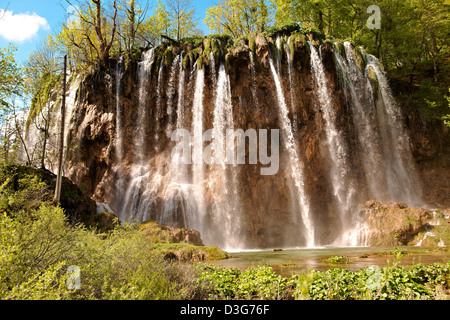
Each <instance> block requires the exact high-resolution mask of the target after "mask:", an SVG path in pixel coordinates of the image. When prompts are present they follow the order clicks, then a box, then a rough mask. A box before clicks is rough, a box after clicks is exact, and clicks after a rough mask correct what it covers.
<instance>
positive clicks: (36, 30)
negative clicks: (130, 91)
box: [0, 0, 216, 63]
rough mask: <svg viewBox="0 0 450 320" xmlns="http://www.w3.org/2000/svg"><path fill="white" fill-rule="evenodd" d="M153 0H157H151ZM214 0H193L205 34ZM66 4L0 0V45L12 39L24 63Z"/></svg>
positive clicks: (50, 0)
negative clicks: (2, 13) (2, 15)
mask: <svg viewBox="0 0 450 320" xmlns="http://www.w3.org/2000/svg"><path fill="white" fill-rule="evenodd" d="M152 2H153V3H156V0H153V1H152V0H150V3H152ZM215 2H216V1H213V0H203V1H200V0H193V5H194V7H195V10H196V13H197V18H198V21H197V22H198V23H199V27H200V29H202V30H204V32H205V34H206V33H208V30H207V28H206V27H205V26H204V24H203V20H204V17H205V12H206V9H207V8H209V7H211V6H212V5H214V3H215ZM68 7H69V5H68V3H67V2H66V1H65V0H0V9H7V10H8V12H7V14H8V23H4V21H5V20H7V19H3V21H2V22H0V48H4V47H6V46H8V44H9V43H10V42H11V43H13V44H14V45H15V46H17V49H18V50H17V54H16V59H17V61H18V62H20V63H23V62H24V61H26V60H27V59H28V56H29V55H30V53H31V52H33V50H34V49H35V48H36V46H37V45H38V44H39V43H40V42H41V40H42V39H43V38H44V37H45V36H46V35H49V34H51V33H56V32H58V30H60V28H61V25H62V23H63V22H64V21H65V20H66V19H67V13H66V11H67V8H68ZM151 11H153V8H151ZM12 21H13V22H12Z"/></svg>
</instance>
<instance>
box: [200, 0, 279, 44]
mask: <svg viewBox="0 0 450 320" xmlns="http://www.w3.org/2000/svg"><path fill="white" fill-rule="evenodd" d="M269 7H270V5H269V3H268V1H265V0H250V1H249V0H220V1H219V2H218V3H217V5H215V6H213V7H210V8H208V9H207V10H206V18H205V24H206V26H207V27H208V28H209V29H210V30H211V32H215V33H226V34H228V35H230V36H232V37H233V38H234V39H237V38H239V37H241V36H246V35H249V34H251V33H259V32H264V31H266V29H267V28H268V27H269V26H270V25H271V23H272V12H271V10H270V9H269Z"/></svg>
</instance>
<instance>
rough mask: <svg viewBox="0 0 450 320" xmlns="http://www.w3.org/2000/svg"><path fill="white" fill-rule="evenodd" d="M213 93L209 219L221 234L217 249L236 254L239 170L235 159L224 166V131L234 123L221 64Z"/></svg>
mask: <svg viewBox="0 0 450 320" xmlns="http://www.w3.org/2000/svg"><path fill="white" fill-rule="evenodd" d="M215 92H216V99H215V104H214V120H213V129H214V130H213V139H214V141H213V150H214V164H215V165H214V166H213V168H214V170H213V173H211V174H210V181H209V187H210V192H212V194H213V197H214V199H215V201H214V208H213V210H212V219H213V221H214V223H215V224H216V225H217V226H218V227H219V228H221V229H222V230H223V232H222V235H221V238H222V240H221V241H220V242H221V243H220V245H221V246H222V247H223V248H225V249H227V250H237V249H238V248H242V241H240V239H239V237H238V236H237V235H238V234H239V229H240V223H239V221H240V216H241V213H240V209H239V207H240V199H239V194H238V188H237V183H238V182H237V174H238V168H237V166H236V161H235V159H233V165H232V166H231V167H230V166H228V167H227V166H226V151H227V148H226V147H225V145H226V130H227V129H234V120H233V106H232V103H231V86H230V79H229V76H228V75H227V74H226V72H225V65H224V64H223V63H221V64H220V68H219V77H218V79H217V86H216V90H215ZM233 146H234V144H233ZM211 189H212V190H211Z"/></svg>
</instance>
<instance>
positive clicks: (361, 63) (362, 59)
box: [355, 47, 367, 72]
mask: <svg viewBox="0 0 450 320" xmlns="http://www.w3.org/2000/svg"><path fill="white" fill-rule="evenodd" d="M355 55H356V60H357V64H358V68H359V69H360V70H361V71H362V72H364V69H365V68H366V65H367V59H366V56H365V55H364V54H363V53H362V52H361V48H360V47H355Z"/></svg>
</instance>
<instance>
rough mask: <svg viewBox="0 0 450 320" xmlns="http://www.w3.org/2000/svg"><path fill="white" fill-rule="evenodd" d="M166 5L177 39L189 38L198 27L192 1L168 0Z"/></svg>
mask: <svg viewBox="0 0 450 320" xmlns="http://www.w3.org/2000/svg"><path fill="white" fill-rule="evenodd" d="M166 4H167V7H168V9H169V13H170V14H171V16H172V17H171V18H172V24H173V25H174V29H175V34H176V39H177V40H180V39H182V38H184V37H187V36H189V35H190V34H191V33H192V32H193V31H194V29H195V28H196V26H197V23H196V22H195V21H194V15H195V10H194V8H193V6H192V0H166Z"/></svg>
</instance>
